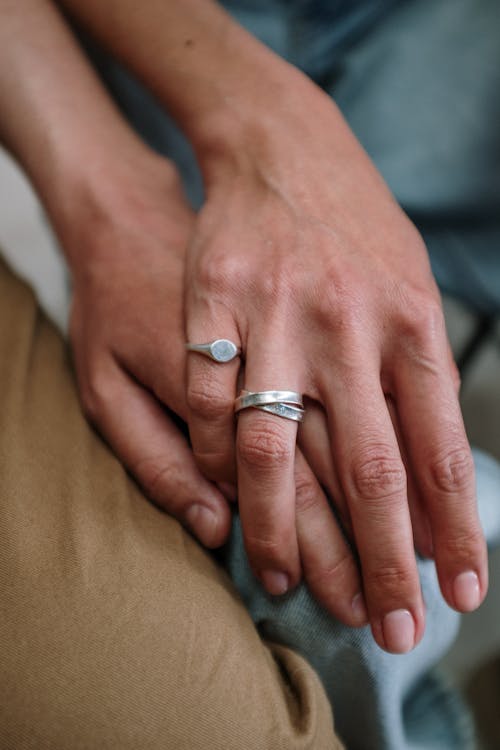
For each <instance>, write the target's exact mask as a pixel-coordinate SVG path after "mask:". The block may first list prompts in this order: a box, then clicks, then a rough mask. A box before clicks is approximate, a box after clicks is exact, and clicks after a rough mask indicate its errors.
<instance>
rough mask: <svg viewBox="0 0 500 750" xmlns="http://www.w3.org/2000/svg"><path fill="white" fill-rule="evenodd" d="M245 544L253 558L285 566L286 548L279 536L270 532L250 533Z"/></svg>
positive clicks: (250, 556)
mask: <svg viewBox="0 0 500 750" xmlns="http://www.w3.org/2000/svg"><path fill="white" fill-rule="evenodd" d="M245 546H246V549H247V552H248V556H249V558H250V559H251V560H253V561H257V562H261V564H262V561H265V564H268V563H270V564H271V565H272V564H273V563H276V564H277V567H278V568H280V567H283V565H282V563H283V562H284V559H283V558H284V557H285V554H284V549H286V548H285V547H284V545H283V540H281V539H280V538H279V536H276V535H271V533H269V532H268V533H267V534H265V535H264V534H259V535H257V536H256V535H255V534H253V535H249V536H246V538H245Z"/></svg>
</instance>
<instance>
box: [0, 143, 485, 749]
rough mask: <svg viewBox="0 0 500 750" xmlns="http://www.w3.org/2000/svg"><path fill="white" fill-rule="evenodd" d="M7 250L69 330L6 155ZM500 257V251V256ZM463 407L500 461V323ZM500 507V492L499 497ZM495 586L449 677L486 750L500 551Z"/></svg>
mask: <svg viewBox="0 0 500 750" xmlns="http://www.w3.org/2000/svg"><path fill="white" fill-rule="evenodd" d="M0 247H1V248H2V252H3V254H4V255H5V256H6V257H7V260H8V262H9V263H10V264H11V265H12V266H13V267H14V268H16V269H17V271H18V272H19V273H20V274H21V275H22V276H24V277H25V278H27V279H28V280H29V281H30V282H31V283H32V284H33V286H34V287H35V288H36V290H37V292H38V296H39V298H40V299H41V301H42V304H43V306H44V308H45V310H46V311H47V312H48V314H49V315H50V317H51V318H52V319H53V320H54V321H55V322H56V324H57V325H58V326H59V327H60V328H62V329H63V330H64V329H65V327H66V321H67V310H68V292H67V283H66V277H65V270H64V266H63V264H62V261H61V260H60V257H59V254H58V251H57V247H56V243H55V241H54V238H53V236H52V234H51V231H50V228H49V226H48V224H47V222H46V220H45V218H44V215H43V212H42V209H41V207H40V205H39V202H38V200H37V198H36V196H35V195H34V193H33V191H32V189H31V187H30V186H29V184H28V182H27V181H26V179H25V178H24V176H23V175H22V174H21V173H20V172H19V170H18V169H17V167H16V166H15V165H14V163H13V162H12V161H11V159H10V158H9V157H8V156H7V154H5V152H3V151H2V150H1V149H0ZM499 252H500V249H499ZM444 303H445V312H446V319H447V324H448V330H449V335H450V339H451V342H452V346H453V349H454V351H455V352H461V351H462V350H463V347H464V344H465V342H467V341H468V340H469V339H470V336H471V335H472V334H473V332H474V328H475V325H476V321H475V320H474V318H473V317H472V315H471V314H470V312H469V311H467V310H466V309H464V308H463V307H461V306H460V305H459V304H458V303H457V302H455V301H453V300H451V299H445V300H444ZM462 405H463V411H464V415H465V423H466V426H467V431H468V434H469V438H470V441H471V443H472V444H473V445H476V446H478V447H480V448H482V449H484V450H486V451H488V452H489V453H491V454H492V455H494V456H496V458H498V459H499V460H500V321H497V323H496V325H495V326H494V327H493V329H492V331H490V332H489V334H488V336H487V337H486V340H485V341H484V342H483V343H482V344H481V346H480V347H479V349H478V351H477V352H476V353H475V354H474V356H473V357H472V359H471V361H470V362H469V365H468V368H467V372H466V377H465V381H464V385H463V391H462ZM499 502H500V493H499ZM490 580H491V586H490V591H489V594H488V598H487V600H486V602H485V604H484V605H483V606H482V607H481V609H480V610H479V611H478V612H475V613H473V614H470V615H467V616H466V617H464V618H463V624H462V629H461V633H460V637H459V639H458V641H457V643H456V644H455V646H454V648H453V650H452V651H451V653H450V654H449V655H448V656H447V657H446V659H445V661H444V663H443V665H442V666H443V670H444V671H445V672H446V674H447V675H448V676H449V678H450V679H451V680H453V681H454V682H455V683H457V684H458V685H459V686H461V687H462V688H463V689H464V690H465V691H466V693H467V695H468V697H469V699H470V701H471V702H472V704H473V706H474V709H475V711H476V715H477V717H478V720H479V724H480V729H481V731H482V733H483V746H482V747H484V749H485V750H498V748H500V718H499V715H500V550H497V551H496V552H493V553H492V554H491V557H490Z"/></svg>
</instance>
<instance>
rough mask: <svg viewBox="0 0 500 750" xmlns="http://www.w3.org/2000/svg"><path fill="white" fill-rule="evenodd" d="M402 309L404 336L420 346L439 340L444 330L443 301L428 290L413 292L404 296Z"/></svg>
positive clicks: (426, 345) (401, 317)
mask: <svg viewBox="0 0 500 750" xmlns="http://www.w3.org/2000/svg"><path fill="white" fill-rule="evenodd" d="M404 300H405V304H404V305H403V306H402V308H401V311H400V319H401V324H402V325H401V327H402V329H403V334H404V338H405V339H408V340H409V341H410V342H412V343H413V344H414V345H417V346H418V347H419V348H423V347H426V348H427V347H428V346H429V344H431V343H433V342H434V341H436V340H439V339H440V338H441V337H442V335H443V332H444V325H445V324H444V315H443V309H442V307H441V303H440V302H439V300H438V299H436V298H435V297H434V295H432V294H430V293H428V292H420V293H418V292H413V293H412V294H411V295H410V294H408V295H407V296H405V298H404Z"/></svg>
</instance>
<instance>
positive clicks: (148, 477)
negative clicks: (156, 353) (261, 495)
mask: <svg viewBox="0 0 500 750" xmlns="http://www.w3.org/2000/svg"><path fill="white" fill-rule="evenodd" d="M92 391H93V397H92V399H91V402H92V403H91V405H90V408H89V404H87V409H86V411H87V413H88V414H89V416H90V418H91V419H92V421H93V422H94V423H95V424H96V425H97V426H98V428H99V429H100V431H101V432H102V433H103V434H104V436H105V437H106V438H107V440H108V441H109V443H110V445H111V446H112V448H113V450H114V452H115V453H116V454H117V455H118V457H119V458H121V459H122V461H123V463H124V464H125V466H127V467H128V468H129V469H130V471H131V473H133V474H134V476H135V477H136V478H137V480H138V481H139V483H140V484H141V486H142V487H143V488H144V489H145V491H146V493H147V495H148V496H149V497H150V498H151V500H153V501H154V502H155V503H157V504H158V505H159V506H161V507H162V508H164V509H165V510H166V511H167V512H168V513H171V514H172V515H173V516H175V517H176V518H177V519H178V520H179V521H181V523H183V524H184V525H185V526H187V527H188V528H189V529H190V530H191V531H192V532H193V533H194V534H195V536H196V537H197V538H198V539H199V540H200V542H202V544H204V545H205V546H207V547H218V546H220V545H221V544H223V542H224V541H225V540H226V538H227V536H228V534H229V529H230V516H231V514H230V511H229V508H228V504H227V502H226V500H225V499H224V497H223V496H222V494H221V493H220V492H219V491H218V490H217V489H216V488H215V487H214V486H213V485H212V484H211V483H210V482H209V481H207V480H206V479H205V478H204V477H203V476H202V474H201V472H200V471H199V469H198V467H197V466H196V464H195V461H194V459H193V456H192V453H191V451H190V448H189V446H188V444H187V442H186V439H185V438H184V436H183V435H182V434H181V433H180V432H179V430H178V429H177V428H176V427H175V426H174V424H173V423H172V421H171V420H170V419H169V418H168V416H167V415H166V413H165V410H164V408H163V406H162V405H161V404H160V403H159V402H158V401H157V400H156V399H155V398H154V397H153V396H152V395H151V394H150V393H149V392H148V391H147V390H146V389H145V388H143V387H142V386H140V385H139V384H138V383H137V382H136V381H134V380H132V379H131V378H130V377H129V376H128V374H127V373H126V372H125V371H123V370H122V369H121V368H120V367H119V366H118V365H117V364H116V363H115V362H113V361H112V360H110V361H109V363H108V365H107V366H106V367H105V368H102V370H101V372H100V374H99V377H98V378H95V381H94V385H93V387H92Z"/></svg>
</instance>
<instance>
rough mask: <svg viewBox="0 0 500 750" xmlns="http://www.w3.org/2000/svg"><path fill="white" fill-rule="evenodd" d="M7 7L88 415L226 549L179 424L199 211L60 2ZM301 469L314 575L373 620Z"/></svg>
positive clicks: (25, 151)
mask: <svg viewBox="0 0 500 750" xmlns="http://www.w3.org/2000/svg"><path fill="white" fill-rule="evenodd" d="M0 10H2V11H5V12H4V14H3V16H2V17H3V23H2V27H1V29H0V96H2V101H3V102H4V103H5V106H4V107H3V108H2V112H1V114H0V135H1V138H2V140H3V143H4V144H5V145H7V146H8V147H9V148H10V150H11V152H12V153H13V154H15V155H16V157H17V158H18V160H19V162H20V163H21V164H22V165H23V166H24V168H25V169H26V171H27V172H28V174H29V176H30V178H31V180H32V182H33V184H34V185H35V186H36V187H37V189H38V192H39V194H40V196H41V198H42V200H43V202H44V204H45V207H46V209H47V211H48V213H49V215H50V218H51V221H52V224H53V226H54V228H55V230H56V232H57V234H58V237H59V239H60V242H61V247H62V248H63V250H64V253H65V256H66V259H67V261H68V265H69V268H70V270H71V273H72V288H73V298H72V309H71V320H70V339H71V344H72V349H73V357H74V364H75V370H76V375H77V379H78V386H79V392H80V398H81V401H82V406H83V409H84V411H85V413H86V415H87V416H88V418H89V419H90V420H91V421H92V422H93V423H94V424H95V425H96V427H97V428H98V429H99V430H100V432H101V433H102V434H103V435H104V437H105V438H106V439H107V440H108V442H109V443H110V445H111V446H112V448H113V450H114V451H115V453H116V454H117V455H118V456H119V457H120V458H121V459H122V461H123V462H124V464H125V465H126V466H127V468H128V469H129V470H130V471H131V473H133V474H134V475H135V477H136V478H137V479H138V481H139V482H140V484H141V485H142V487H143V488H144V489H145V491H146V492H147V494H148V495H149V497H150V498H151V499H152V500H153V501H154V502H155V503H156V504H158V505H159V506H160V507H162V508H164V509H165V510H166V511H167V512H169V513H170V514H172V515H174V516H175V517H176V518H178V519H179V520H180V521H181V522H182V523H183V524H184V525H185V526H186V527H187V528H189V529H190V530H191V532H192V533H193V534H194V535H195V536H196V537H197V538H198V539H199V540H200V541H201V542H202V543H203V544H204V545H205V546H207V547H218V546H220V545H221V544H222V543H223V542H224V541H226V539H227V537H228V534H229V530H230V517H231V511H230V501H231V499H234V498H232V490H231V487H225V486H221V487H218V486H217V485H216V484H215V483H214V482H212V481H210V480H208V479H207V478H206V477H205V476H204V475H203V474H202V472H201V471H200V469H199V468H198V466H197V464H196V462H195V459H194V456H193V453H192V450H191V449H190V446H189V443H188V441H187V440H186V437H185V430H184V429H180V428H179V423H182V422H186V421H187V419H188V414H189V409H188V407H187V404H186V394H185V385H184V380H185V370H186V352H185V347H184V342H185V332H184V323H183V277H184V272H185V256H186V247H187V245H188V243H189V240H190V237H191V235H192V233H193V231H194V227H195V222H196V217H195V215H194V214H193V212H192V210H191V209H190V207H189V206H188V204H187V202H186V200H185V198H184V195H183V193H182V190H181V186H180V181H179V178H178V175H177V172H176V170H175V168H174V166H173V165H172V163H170V162H169V161H168V160H165V159H163V158H160V157H158V156H157V155H156V154H154V153H153V152H152V151H150V150H149V149H148V148H147V147H146V146H145V145H144V144H143V143H142V142H141V141H140V140H139V139H138V138H137V137H136V136H135V135H134V134H133V132H132V131H131V130H130V129H129V127H128V125H127V124H126V123H125V122H124V120H123V119H122V117H121V116H120V115H119V113H118V112H117V111H116V110H115V108H114V106H113V105H112V104H111V102H110V100H109V98H108V96H107V94H106V93H105V92H104V91H103V89H102V87H101V85H100V83H99V81H98V80H97V79H96V78H95V76H94V74H93V72H92V71H91V69H90V67H89V65H88V63H87V61H86V60H85V59H84V58H83V57H82V55H81V52H80V50H79V49H78V47H77V46H76V44H75V42H74V40H73V38H72V36H71V34H70V32H69V30H68V28H67V27H66V25H65V24H64V22H63V20H62V18H61V17H60V16H59V14H58V13H57V12H56V9H55V8H54V6H53V5H51V4H50V3H47V2H45V3H43V2H39V0H37V1H36V2H35V0H23V2H22V3H16V4H15V5H9V4H6V3H2V2H0ZM61 60H64V65H61ZM35 67H36V70H37V76H36V77H33V76H32V75H31V72H32V70H33V69H35ZM2 73H3V75H2ZM12 80H16V81H17V84H16V85H15V86H12V85H11V82H12ZM294 472H295V475H294V476H295V485H296V487H294V495H295V502H296V513H297V539H298V545H299V548H300V551H301V557H302V560H303V569H304V576H305V577H306V579H307V580H309V581H310V587H311V590H312V591H313V592H314V593H315V594H316V596H317V597H318V598H319V599H320V600H321V601H322V602H323V604H324V605H325V606H326V607H327V608H328V609H329V611H331V612H332V614H334V615H335V616H336V617H338V618H339V619H341V620H342V621H343V622H345V623H346V624H349V625H354V626H356V625H358V626H359V625H362V624H365V623H366V621H367V615H366V609H365V606H364V601H363V596H362V594H361V580H360V574H359V570H358V566H357V564H356V561H355V559H354V557H353V555H352V553H351V551H350V549H349V546H348V544H347V543H346V541H345V539H344V537H343V535H342V532H341V531H340V529H339V526H338V524H337V523H336V521H335V519H334V517H333V515H332V513H331V510H330V506H329V504H328V501H327V498H326V496H325V494H324V492H323V489H322V488H321V486H320V484H319V483H318V480H317V479H316V478H315V475H314V474H313V472H312V471H311V469H310V467H309V466H308V464H307V462H306V461H305V459H304V457H303V456H302V455H301V453H300V451H299V450H297V454H296V461H295V468H294ZM228 498H229V499H228ZM332 571H335V577H333V575H332ZM353 602H354V604H353Z"/></svg>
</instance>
